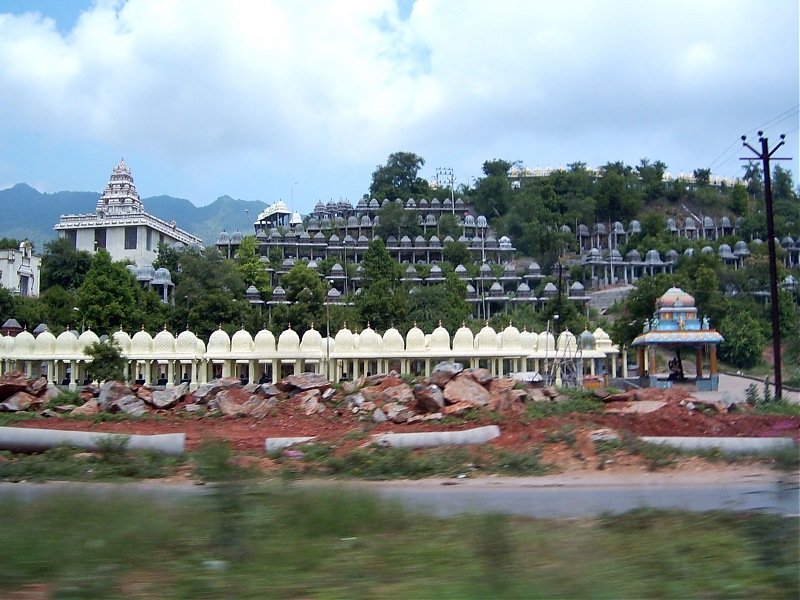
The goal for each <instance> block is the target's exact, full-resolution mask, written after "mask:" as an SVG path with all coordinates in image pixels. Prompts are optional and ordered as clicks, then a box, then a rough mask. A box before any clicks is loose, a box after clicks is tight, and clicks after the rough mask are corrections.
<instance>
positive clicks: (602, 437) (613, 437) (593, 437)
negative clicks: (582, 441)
mask: <svg viewBox="0 0 800 600" xmlns="http://www.w3.org/2000/svg"><path fill="white" fill-rule="evenodd" d="M618 439H619V436H618V435H617V434H616V433H615V432H614V431H612V430H611V429H595V430H594V431H592V432H591V433H590V434H589V440H590V441H592V442H594V443H595V444H596V443H597V442H615V441H617V440H618Z"/></svg>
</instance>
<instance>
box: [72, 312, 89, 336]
mask: <svg viewBox="0 0 800 600" xmlns="http://www.w3.org/2000/svg"><path fill="white" fill-rule="evenodd" d="M72 310H75V311H77V312H78V314H80V316H81V333H83V332H84V328H85V325H86V318H85V317H84V316H83V311H82V310H81V309H80V308H78V307H77V306H75V307H74V308H73V309H72Z"/></svg>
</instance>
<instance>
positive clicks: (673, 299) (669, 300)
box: [656, 287, 694, 308]
mask: <svg viewBox="0 0 800 600" xmlns="http://www.w3.org/2000/svg"><path fill="white" fill-rule="evenodd" d="M687 306H694V297H692V295H691V294H688V293H686V292H684V291H683V290H682V289H681V288H677V287H673V288H669V289H668V290H667V291H666V292H665V293H664V295H663V296H661V297H660V298H659V299H658V302H657V303H656V307H657V308H680V307H687Z"/></svg>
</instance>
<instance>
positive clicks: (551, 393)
mask: <svg viewBox="0 0 800 600" xmlns="http://www.w3.org/2000/svg"><path fill="white" fill-rule="evenodd" d="M542 393H543V394H544V395H545V396H547V397H548V398H550V399H551V400H555V398H556V396H558V395H559V394H558V390H557V389H556V388H554V387H543V388H542Z"/></svg>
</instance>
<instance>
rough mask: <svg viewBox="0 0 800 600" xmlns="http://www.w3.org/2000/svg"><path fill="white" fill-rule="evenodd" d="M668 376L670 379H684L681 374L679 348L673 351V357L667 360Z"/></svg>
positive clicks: (681, 364) (681, 362)
mask: <svg viewBox="0 0 800 600" xmlns="http://www.w3.org/2000/svg"><path fill="white" fill-rule="evenodd" d="M669 378H670V379H671V380H673V381H674V380H679V381H681V380H683V379H685V377H684V374H683V361H682V360H681V351H680V349H678V350H676V351H675V358H673V359H672V360H671V361H669Z"/></svg>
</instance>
